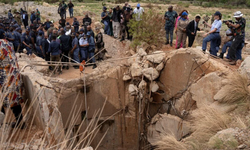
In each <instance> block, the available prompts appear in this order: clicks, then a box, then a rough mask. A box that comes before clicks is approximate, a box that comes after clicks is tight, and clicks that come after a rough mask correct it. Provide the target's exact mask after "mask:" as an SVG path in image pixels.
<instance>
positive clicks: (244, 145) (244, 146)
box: [237, 144, 247, 149]
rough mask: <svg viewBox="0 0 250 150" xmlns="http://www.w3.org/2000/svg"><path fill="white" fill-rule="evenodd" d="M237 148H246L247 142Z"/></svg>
mask: <svg viewBox="0 0 250 150" xmlns="http://www.w3.org/2000/svg"><path fill="white" fill-rule="evenodd" d="M237 148H238V149H245V148H247V145H246V144H241V145H239V146H238V147H237Z"/></svg>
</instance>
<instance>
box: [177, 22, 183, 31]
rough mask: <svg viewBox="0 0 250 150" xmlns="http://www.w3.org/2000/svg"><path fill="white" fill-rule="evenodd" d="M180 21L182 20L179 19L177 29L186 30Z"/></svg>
mask: <svg viewBox="0 0 250 150" xmlns="http://www.w3.org/2000/svg"><path fill="white" fill-rule="evenodd" d="M180 21H181V20H179V21H178V23H177V29H180V30H181V31H184V28H182V27H181V26H180Z"/></svg>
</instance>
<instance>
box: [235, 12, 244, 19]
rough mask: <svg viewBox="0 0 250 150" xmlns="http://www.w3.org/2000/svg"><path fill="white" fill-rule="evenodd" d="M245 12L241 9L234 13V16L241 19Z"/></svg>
mask: <svg viewBox="0 0 250 150" xmlns="http://www.w3.org/2000/svg"><path fill="white" fill-rule="evenodd" d="M242 16H243V14H242V13H241V11H237V12H235V13H234V18H235V19H236V20H237V21H239V20H240V19H241V18H242Z"/></svg>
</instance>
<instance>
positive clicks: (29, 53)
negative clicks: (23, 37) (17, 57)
mask: <svg viewBox="0 0 250 150" xmlns="http://www.w3.org/2000/svg"><path fill="white" fill-rule="evenodd" d="M25 48H26V50H27V55H31V54H32V51H31V49H30V48H29V47H25Z"/></svg>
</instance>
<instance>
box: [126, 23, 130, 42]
mask: <svg viewBox="0 0 250 150" xmlns="http://www.w3.org/2000/svg"><path fill="white" fill-rule="evenodd" d="M125 27H126V33H127V39H128V40H129V39H130V36H129V28H128V25H126V26H125Z"/></svg>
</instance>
